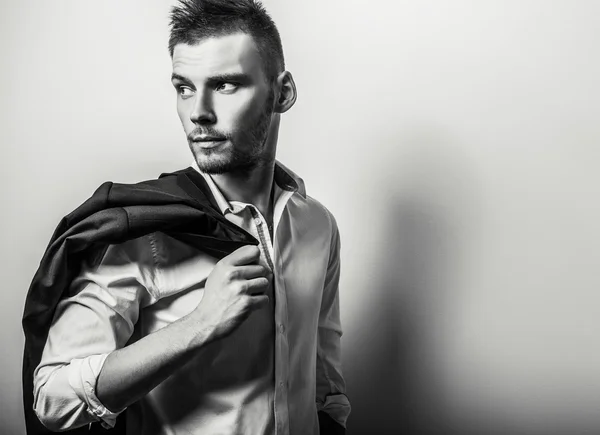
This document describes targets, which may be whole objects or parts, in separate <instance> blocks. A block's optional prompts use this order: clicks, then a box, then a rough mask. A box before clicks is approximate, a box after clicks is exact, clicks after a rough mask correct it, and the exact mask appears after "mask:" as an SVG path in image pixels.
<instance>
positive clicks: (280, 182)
mask: <svg viewBox="0 0 600 435" xmlns="http://www.w3.org/2000/svg"><path fill="white" fill-rule="evenodd" d="M190 166H191V167H192V168H194V169H195V170H196V171H198V172H199V173H200V174H201V175H202V176H203V177H204V179H205V180H206V183H207V184H208V187H209V188H210V191H211V193H212V194H213V196H214V198H215V201H216V202H217V205H218V206H219V210H221V213H222V214H225V213H227V212H228V211H231V210H233V206H232V205H231V204H230V203H229V201H228V200H227V198H225V196H223V193H222V192H221V190H220V189H219V187H218V186H217V185H216V183H215V182H214V180H213V179H212V177H211V176H210V174H207V173H205V172H202V171H201V170H200V168H198V164H197V163H196V161H195V160H194V161H192V164H191V165H190ZM273 180H274V181H275V183H276V184H277V186H278V187H279V188H281V189H283V190H287V191H290V192H296V193H298V194H300V195H301V196H302V197H303V198H306V188H305V186H304V180H302V178H300V177H299V176H298V175H297V174H296V173H295V172H293V171H292V170H291V169H289V168H288V167H286V166H285V165H284V164H283V163H281V162H280V161H278V160H275V172H274V174H273Z"/></svg>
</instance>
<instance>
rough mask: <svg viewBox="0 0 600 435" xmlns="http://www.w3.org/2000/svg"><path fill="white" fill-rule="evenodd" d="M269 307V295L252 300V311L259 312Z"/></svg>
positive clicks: (255, 297) (258, 296)
mask: <svg viewBox="0 0 600 435" xmlns="http://www.w3.org/2000/svg"><path fill="white" fill-rule="evenodd" d="M267 305H269V297H268V296H267V295H257V296H252V297H251V298H250V308H251V309H252V310H258V309H260V308H262V307H264V306H267Z"/></svg>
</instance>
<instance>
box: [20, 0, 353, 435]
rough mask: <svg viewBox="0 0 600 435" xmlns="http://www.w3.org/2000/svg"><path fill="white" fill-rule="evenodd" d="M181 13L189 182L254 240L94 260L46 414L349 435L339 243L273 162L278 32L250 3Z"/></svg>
mask: <svg viewBox="0 0 600 435" xmlns="http://www.w3.org/2000/svg"><path fill="white" fill-rule="evenodd" d="M171 18H172V19H171V37H170V41H169V49H170V53H171V57H172V62H173V74H172V82H173V86H174V87H175V90H176V92H177V111H178V114H179V117H180V119H181V123H182V125H183V128H184V131H185V133H186V135H187V139H188V142H189V146H190V149H191V151H192V154H193V156H194V163H193V165H192V167H193V169H190V168H188V169H189V170H188V171H187V172H186V174H187V176H189V177H188V178H189V179H191V180H196V181H194V182H193V183H192V184H194V183H195V185H196V187H197V188H198V189H199V191H200V190H202V191H203V192H204V195H205V196H206V197H207V198H208V202H210V204H213V208H214V211H215V212H216V213H218V214H220V215H221V216H220V217H214V218H213V219H214V220H215V221H219V219H223V217H224V218H225V219H226V220H227V221H228V222H229V223H233V224H235V225H234V226H236V228H237V227H239V228H241V229H242V230H244V231H245V232H247V233H249V234H250V235H251V236H253V237H254V239H255V240H256V241H258V244H257V245H254V246H253V245H248V244H247V245H245V246H242V247H241V248H238V249H235V250H233V252H231V253H229V254H228V255H225V256H224V257H223V258H222V259H220V260H219V259H218V258H215V257H214V256H212V255H209V254H207V253H206V251H204V250H202V249H197V247H194V246H192V245H190V244H188V243H186V242H184V241H182V239H181V238H177V237H172V236H171V235H169V233H168V232H165V231H151V232H147V233H144V234H143V235H142V236H139V235H137V236H136V237H132V238H129V239H127V240H125V241H123V242H120V243H112V244H108V245H106V247H105V249H104V250H103V251H101V255H92V256H86V257H83V258H82V260H81V263H82V264H81V265H80V269H79V270H78V273H77V274H76V276H75V277H74V278H73V279H72V280H70V281H69V286H68V291H66V293H64V294H63V296H62V297H61V298H60V300H59V301H58V303H57V305H56V308H55V310H54V311H53V317H52V319H53V320H52V323H51V326H50V329H49V332H48V335H47V340H46V341H45V345H44V347H43V354H42V356H41V360H40V363H39V365H37V368H36V369H35V373H34V381H33V382H34V388H33V401H34V403H33V408H34V410H35V414H36V415H37V416H38V418H39V419H40V421H41V422H42V423H43V424H44V425H45V426H46V427H47V428H49V429H51V430H61V431H62V430H69V429H73V428H77V427H82V426H87V425H89V424H90V423H94V422H99V424H101V425H102V426H103V427H105V428H110V427H113V426H114V425H115V422H116V420H117V416H118V415H120V414H123V415H125V414H126V417H127V418H126V432H125V433H128V434H138V433H140V434H141V433H143V434H154V433H156V434H163V433H164V434H167V433H168V434H253V435H254V434H317V433H319V431H320V432H321V433H344V427H345V425H346V419H347V416H348V414H349V412H350V405H349V402H348V399H347V397H346V395H345V385H344V380H343V378H342V373H341V353H340V336H341V325H340V315H339V299H338V281H339V272H340V269H339V267H340V263H339V250H340V240H339V234H338V230H337V226H336V222H335V219H334V218H333V216H332V215H331V213H330V212H329V211H328V210H327V209H326V208H325V207H323V206H322V205H321V204H320V203H318V202H317V201H315V200H314V199H312V198H311V197H309V196H307V195H306V192H305V189H304V185H303V182H302V180H301V179H300V178H299V177H298V176H297V175H296V174H294V173H293V172H292V171H291V170H289V169H287V168H286V167H285V166H283V165H282V164H281V163H280V162H278V161H276V159H275V155H276V147H277V133H278V129H279V121H280V116H281V114H282V113H284V112H286V111H287V110H289V109H290V108H291V107H292V106H293V105H294V102H295V100H296V87H295V84H294V81H293V79H292V75H291V74H290V73H289V72H287V71H285V69H284V59H283V51H282V47H281V41H280V37H279V34H278V31H277V29H276V27H275V25H274V23H273V21H272V20H271V19H270V17H269V16H268V15H267V13H266V12H265V10H264V9H263V8H262V6H261V5H260V4H259V3H257V2H255V1H253V0H238V1H225V0H205V1H201V0H195V1H183V2H180V3H179V4H178V5H177V6H176V7H174V9H173V12H172V16H171ZM190 171H191V172H193V173H194V174H195V176H194V175H193V174H190ZM194 177H195V178H194ZM192 187H194V186H192ZM133 202H135V201H132V203H133ZM210 215H211V213H208V216H209V217H210ZM146 219H148V217H147V216H146ZM150 219H152V217H151V218H150ZM198 225H200V224H198ZM102 228H103V227H102ZM244 231H242V233H244ZM132 233H133V231H132ZM78 234H82V233H78ZM85 234H87V233H85ZM29 311H31V310H29ZM26 312H27V309H26ZM26 317H27V316H26ZM125 410H127V411H126V413H125ZM95 426H96V425H93V426H92V427H95Z"/></svg>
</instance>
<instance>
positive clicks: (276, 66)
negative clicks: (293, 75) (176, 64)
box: [169, 0, 285, 81]
mask: <svg viewBox="0 0 600 435" xmlns="http://www.w3.org/2000/svg"><path fill="white" fill-rule="evenodd" d="M170 17H171V21H170V28H171V29H170V30H171V33H170V37H169V54H170V55H171V57H173V50H174V48H175V45H177V44H179V43H184V44H190V45H192V44H196V43H198V42H199V41H201V40H202V39H204V38H209V37H214V36H224V35H229V34H232V33H237V32H243V33H247V34H249V35H250V36H252V38H253V39H254V42H255V43H256V46H257V48H258V52H259V53H260V56H261V58H262V61H263V67H264V70H265V73H266V75H267V78H268V79H269V80H270V81H272V80H274V79H275V78H276V77H277V75H278V74H279V73H280V72H282V71H283V70H284V69H285V62H284V58H283V47H282V45H281V37H280V36H279V31H278V30H277V27H276V26H275V23H274V22H273V20H272V19H271V17H270V16H269V14H268V13H267V11H266V10H265V8H264V6H263V5H262V4H261V3H260V1H257V0H180V2H179V3H178V4H177V5H176V6H173V8H172V9H171V16H170Z"/></svg>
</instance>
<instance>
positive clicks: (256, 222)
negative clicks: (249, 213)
mask: <svg viewBox="0 0 600 435" xmlns="http://www.w3.org/2000/svg"><path fill="white" fill-rule="evenodd" d="M254 223H255V224H256V225H262V221H261V220H260V218H254Z"/></svg>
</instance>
